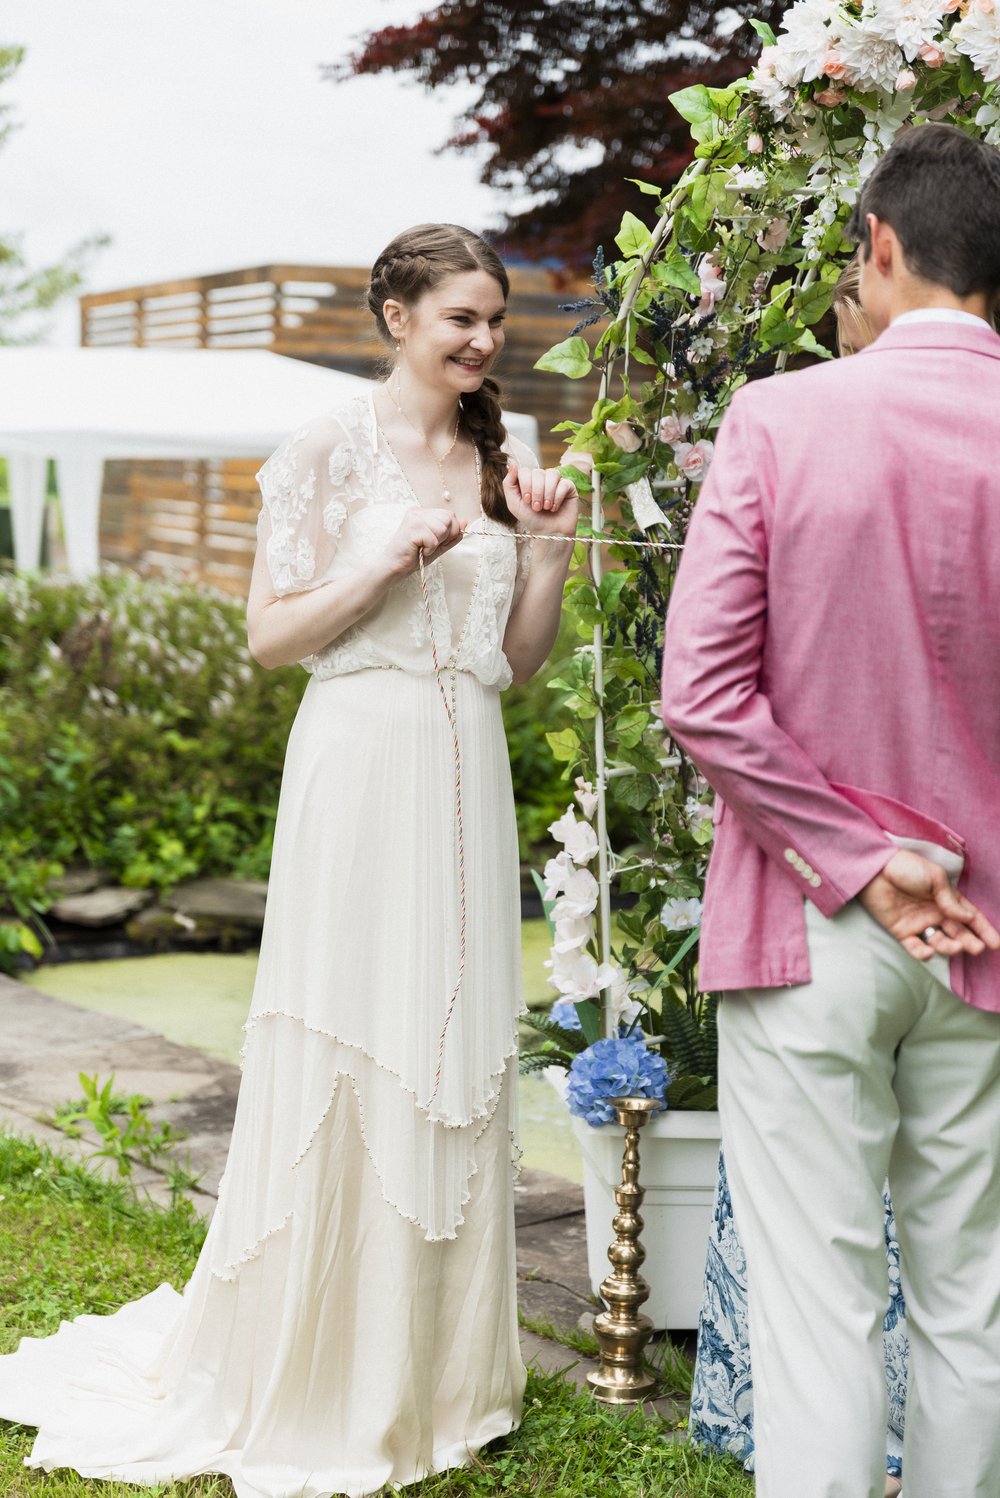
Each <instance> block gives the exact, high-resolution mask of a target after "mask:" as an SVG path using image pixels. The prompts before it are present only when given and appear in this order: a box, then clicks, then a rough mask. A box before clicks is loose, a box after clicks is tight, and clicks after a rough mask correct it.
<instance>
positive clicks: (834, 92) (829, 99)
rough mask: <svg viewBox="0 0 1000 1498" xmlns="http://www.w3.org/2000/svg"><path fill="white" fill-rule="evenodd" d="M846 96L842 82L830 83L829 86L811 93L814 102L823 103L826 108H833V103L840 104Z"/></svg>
mask: <svg viewBox="0 0 1000 1498" xmlns="http://www.w3.org/2000/svg"><path fill="white" fill-rule="evenodd" d="M846 96H847V90H846V88H845V87H844V85H843V84H842V83H834V84H831V86H830V87H829V88H824V89H821V90H820V92H819V93H818V94H813V101H814V103H816V104H824V105H825V106H826V107H827V109H833V108H834V106H835V105H837V104H842V103H843V102H844V99H845V98H846Z"/></svg>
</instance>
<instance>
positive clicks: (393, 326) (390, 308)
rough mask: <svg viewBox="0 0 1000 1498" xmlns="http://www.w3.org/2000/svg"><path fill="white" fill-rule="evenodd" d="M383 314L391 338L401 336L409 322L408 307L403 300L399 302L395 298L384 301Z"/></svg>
mask: <svg viewBox="0 0 1000 1498" xmlns="http://www.w3.org/2000/svg"><path fill="white" fill-rule="evenodd" d="M382 316H383V317H384V318H385V325H386V327H387V328H388V329H389V336H390V337H391V338H399V337H400V335H401V334H402V332H403V329H404V328H405V327H406V322H407V313H406V308H405V307H404V306H403V304H402V302H397V301H395V300H394V299H393V298H390V299H389V300H388V301H385V302H383V303H382Z"/></svg>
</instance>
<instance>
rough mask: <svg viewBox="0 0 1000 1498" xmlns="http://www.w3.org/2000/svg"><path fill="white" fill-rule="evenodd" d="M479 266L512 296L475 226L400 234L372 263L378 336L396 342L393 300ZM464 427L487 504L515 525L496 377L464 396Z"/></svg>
mask: <svg viewBox="0 0 1000 1498" xmlns="http://www.w3.org/2000/svg"><path fill="white" fill-rule="evenodd" d="M474 270H484V271H486V273H487V274H488V275H491V276H492V277H493V279H494V280H495V281H496V282H497V285H498V286H499V287H500V290H501V291H502V292H503V294H504V299H505V300H506V298H507V297H508V296H509V295H510V280H509V277H508V275H507V272H506V270H505V269H504V266H503V262H502V261H501V260H500V257H499V256H498V255H497V253H496V251H495V250H493V249H492V248H491V247H490V246H489V245H488V244H487V243H486V241H485V240H484V239H481V238H480V237H479V235H478V234H473V233H472V231H471V229H463V228H461V227H460V226H459V225H458V224H419V225H418V226H417V227H416V228H415V229H407V230H406V231H405V232H404V233H402V234H398V235H397V236H396V238H395V239H394V240H393V241H392V243H391V244H388V245H386V247H385V249H384V250H383V251H382V253H381V255H379V257H378V259H377V260H376V261H375V264H374V265H373V266H372V273H371V280H370V282H369V285H368V289H367V291H366V293H365V301H366V303H367V306H368V310H369V311H370V312H371V314H372V316H373V317H374V319H375V325H376V328H377V330H378V335H379V337H380V338H381V339H382V341H383V342H384V343H387V344H390V345H392V344H393V339H392V336H391V334H390V333H389V329H388V327H387V326H386V322H385V317H384V316H383V314H382V308H383V306H384V305H385V303H386V302H387V301H388V300H390V299H391V300H393V301H397V302H402V303H403V304H404V305H406V306H411V307H412V306H413V305H414V304H415V303H416V302H418V301H419V300H420V298H421V297H422V296H423V295H424V294H425V292H428V291H433V290H434V288H435V287H436V286H438V285H440V283H441V282H442V281H444V280H445V279H446V278H447V277H448V276H454V275H461V274H464V273H465V272H467V271H474ZM459 426H460V430H461V432H462V433H463V434H464V435H465V436H466V437H468V438H469V440H470V441H471V442H472V443H474V445H475V447H476V448H477V449H478V452H479V455H480V458H481V459H482V464H483V509H484V510H485V511H486V513H487V515H489V516H490V518H491V519H493V520H499V521H500V522H501V523H502V524H504V525H513V524H514V517H513V515H512V514H511V513H510V511H509V510H508V508H507V501H506V499H505V498H504V492H503V481H504V477H505V475H506V473H507V455H506V453H505V452H504V451H503V450H502V444H503V443H504V441H505V440H506V437H507V431H506V428H505V427H504V424H503V420H502V417H501V411H500V387H499V386H498V385H497V383H496V381H495V380H492V379H490V378H489V376H487V377H486V378H485V379H484V380H483V383H482V385H481V386H480V387H479V389H478V390H476V391H473V392H471V393H467V394H465V395H463V396H462V399H461V418H460V423H459Z"/></svg>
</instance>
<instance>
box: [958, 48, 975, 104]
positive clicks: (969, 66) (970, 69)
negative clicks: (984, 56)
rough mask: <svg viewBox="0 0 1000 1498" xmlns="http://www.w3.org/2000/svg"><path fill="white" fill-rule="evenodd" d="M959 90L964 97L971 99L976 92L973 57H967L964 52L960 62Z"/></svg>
mask: <svg viewBox="0 0 1000 1498" xmlns="http://www.w3.org/2000/svg"><path fill="white" fill-rule="evenodd" d="M958 92H959V93H960V94H961V96H962V98H963V99H970V98H971V97H972V95H973V94H974V93H975V92H976V69H975V65H974V64H973V61H972V58H971V57H966V55H965V53H964V52H963V53H962V56H961V58H960V60H959V64H958Z"/></svg>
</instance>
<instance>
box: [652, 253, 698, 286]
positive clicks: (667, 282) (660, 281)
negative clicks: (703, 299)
mask: <svg viewBox="0 0 1000 1498" xmlns="http://www.w3.org/2000/svg"><path fill="white" fill-rule="evenodd" d="M653 280H654V281H655V283H656V285H657V286H661V287H664V288H667V287H674V288H676V289H677V290H678V291H684V292H687V293H689V294H690V295H692V296H698V295H699V294H700V292H701V281H700V280H699V278H698V273H697V271H695V270H694V269H692V267H691V265H690V263H689V261H688V260H687V259H686V258H685V256H683V255H682V254H681V253H680V251H679V250H675V251H674V252H673V254H671V255H669V256H667V257H666V258H665V259H663V260H657V261H656V262H655V264H654V265H653Z"/></svg>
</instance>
